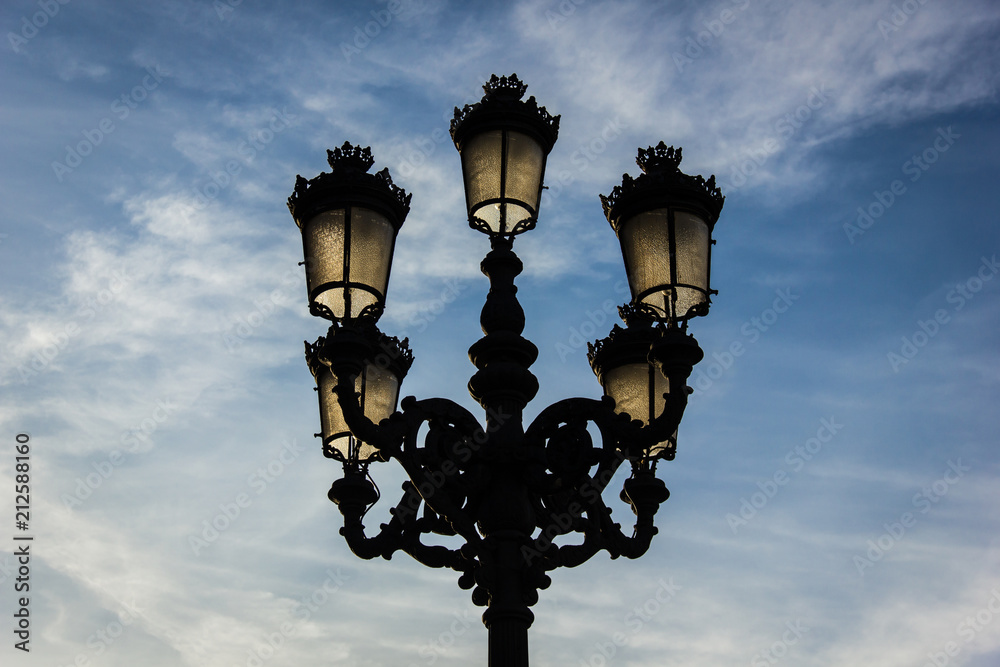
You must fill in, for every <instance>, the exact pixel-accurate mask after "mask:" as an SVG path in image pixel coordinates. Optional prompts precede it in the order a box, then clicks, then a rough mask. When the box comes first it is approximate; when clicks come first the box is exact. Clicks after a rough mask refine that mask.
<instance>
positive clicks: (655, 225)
mask: <svg viewBox="0 0 1000 667" xmlns="http://www.w3.org/2000/svg"><path fill="white" fill-rule="evenodd" d="M619 240H620V241H621V245H622V255H623V258H624V260H625V270H626V271H627V272H628V278H629V286H630V287H631V288H632V296H633V298H640V300H641V301H642V302H643V303H646V304H648V305H650V306H652V307H653V308H655V309H656V310H657V311H658V312H659V313H660V314H662V315H666V314H667V313H669V312H670V310H669V303H670V290H669V289H666V288H665V286H669V283H670V261H671V257H670V252H669V248H670V227H669V225H668V223H667V209H665V208H664V209H656V210H653V211H647V212H645V213H640V214H639V215H636V216H634V217H633V218H632V219H630V220H627V221H626V222H625V223H624V224H623V225H622V226H621V228H620V230H619ZM659 288H663V289H659ZM640 295H642V296H641V297H640Z"/></svg>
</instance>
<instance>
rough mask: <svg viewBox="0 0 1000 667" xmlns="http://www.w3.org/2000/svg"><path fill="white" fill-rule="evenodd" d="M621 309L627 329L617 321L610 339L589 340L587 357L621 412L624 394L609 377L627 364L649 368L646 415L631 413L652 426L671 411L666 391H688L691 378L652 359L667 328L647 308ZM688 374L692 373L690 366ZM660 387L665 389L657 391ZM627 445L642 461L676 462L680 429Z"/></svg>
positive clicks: (632, 457)
mask: <svg viewBox="0 0 1000 667" xmlns="http://www.w3.org/2000/svg"><path fill="white" fill-rule="evenodd" d="M618 312H619V314H620V316H621V318H622V320H623V321H624V322H625V328H624V329H623V328H622V327H620V326H618V325H617V324H615V325H614V326H613V327H612V328H611V333H610V334H609V335H608V336H607V337H606V338H603V339H600V340H597V341H595V342H594V343H588V344H587V359H588V361H589V362H590V367H591V369H592V370H593V371H594V375H596V376H597V380H598V382H599V383H600V385H601V389H602V390H603V391H604V395H605V396H608V397H610V398H612V399H613V400H615V412H617V413H619V414H621V413H622V412H623V411H622V406H621V405H620V404H619V400H620V397H615V396H614V395H612V394H611V393H609V391H608V389H609V386H608V383H609V376H610V375H611V374H613V373H614V372H615V371H617V370H619V369H621V368H624V367H626V366H633V365H635V366H638V365H641V366H643V367H645V371H644V372H645V374H646V378H645V381H646V386H645V389H644V391H643V394H644V395H643V397H642V399H641V400H642V408H643V411H644V412H645V414H641V415H640V414H632V413H627V414H628V416H629V417H631V418H632V419H633V420H638V421H640V422H642V423H643V425H644V426H649V425H650V424H653V423H654V422H655V421H658V420H660V418H661V417H662V416H663V415H664V413H665V412H666V411H667V410H668V407H669V406H668V405H667V400H666V396H665V394H678V393H681V392H686V385H685V382H684V380H686V379H687V375H685V376H684V377H683V379H680V378H679V377H678V376H677V375H676V374H674V375H673V376H668V375H667V374H665V373H663V372H662V368H661V365H660V364H656V363H654V362H653V361H652V360H651V359H650V356H649V355H650V351H651V350H652V349H654V348H655V347H656V346H657V345H659V344H660V342H661V340H662V339H663V338H664V336H665V335H666V332H667V329H666V328H665V327H664V326H662V325H656V323H655V320H654V318H653V317H652V316H651V314H650V312H649V311H648V310H647V309H642V308H636V307H633V306H631V305H625V306H621V307H619V309H618ZM689 338H690V337H689ZM692 340H693V339H692ZM665 356H666V355H665ZM699 359H700V358H699ZM688 373H689V374H690V369H689V370H688ZM657 387H660V389H662V390H663V391H662V392H659V391H657ZM623 444H627V446H626V448H625V449H624V450H623V453H624V454H625V456H626V457H627V458H629V460H632V461H637V462H639V463H640V464H648V463H650V462H654V461H656V460H658V459H666V460H668V461H672V460H673V459H674V456H675V454H676V451H677V429H676V428H674V429H673V431H672V433H669V434H668V435H667V437H666V439H665V440H662V441H659V442H647V441H645V440H643V441H639V442H630V443H623Z"/></svg>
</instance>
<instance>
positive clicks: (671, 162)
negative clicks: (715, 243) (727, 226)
mask: <svg viewBox="0 0 1000 667" xmlns="http://www.w3.org/2000/svg"><path fill="white" fill-rule="evenodd" d="M681 158H682V149H681V148H674V147H673V146H667V145H666V144H665V143H663V142H662V141H661V142H660V143H658V144H657V145H656V146H655V147H654V146H650V147H648V148H645V149H643V148H640V149H639V154H638V156H637V157H636V159H635V162H636V164H638V165H639V168H640V169H642V172H643V173H641V174H640V175H639V176H638V177H636V178H632V177H631V176H629V175H628V174H622V184H621V185H616V186H615V187H614V188H613V189H612V190H611V194H610V195H608V196H605V195H601V196H600V197H601V205H602V206H603V207H604V215H605V217H607V219H608V221H609V222H610V223H611V225H612V227H614V228H615V231H616V232H617V231H618V227H617V225H618V224H620V222H621V210H620V209H621V208H622V204H623V203H624V202H626V201H640V200H643V199H646V198H647V197H648V196H649V195H651V194H656V193H660V194H661V195H663V196H667V197H671V198H673V197H678V196H680V197H689V198H690V197H694V198H695V199H697V200H699V201H701V202H703V206H704V207H705V209H706V212H707V214H708V219H709V224H712V225H714V224H715V221H716V220H717V219H718V217H719V213H720V212H721V211H722V205H723V204H724V203H725V201H726V198H725V197H724V196H723V195H722V190H721V189H720V188H719V187H718V186H717V185H716V184H715V176H710V177H709V178H708V180H705V178H703V177H702V176H700V175H695V176H691V175H689V174H685V173H684V172H683V171H681V170H680V164H681Z"/></svg>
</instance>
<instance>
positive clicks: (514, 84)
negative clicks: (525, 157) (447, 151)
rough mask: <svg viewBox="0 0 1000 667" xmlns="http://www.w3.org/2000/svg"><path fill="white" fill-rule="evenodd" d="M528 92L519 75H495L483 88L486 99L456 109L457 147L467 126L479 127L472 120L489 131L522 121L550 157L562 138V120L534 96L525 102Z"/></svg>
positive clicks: (454, 133) (453, 125)
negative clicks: (491, 127)
mask: <svg viewBox="0 0 1000 667" xmlns="http://www.w3.org/2000/svg"><path fill="white" fill-rule="evenodd" d="M527 90H528V84H526V83H524V82H523V81H521V80H520V79H519V78H517V74H510V75H509V76H497V75H496V74H494V75H492V76H491V77H490V80H489V81H487V82H486V83H485V84H483V91H484V92H485V93H486V94H485V95H483V99H481V100H480V101H478V102H476V103H475V104H466V105H465V106H464V107H462V108H461V109H459V108H458V107H455V117H454V118H452V120H451V138H452V139H453V140H454V141H455V146H456V147H459V149H461V143H462V139H463V135H464V134H465V133H466V131H467V129H468V126H469V125H475V124H476V122H475V120H473V121H472V122H470V119H477V118H478V121H479V122H480V123H482V124H483V125H484V127H488V126H493V125H497V126H499V125H506V124H509V123H510V122H511V119H512V118H520V119H521V122H520V123H518V124H519V125H523V124H524V123H527V127H531V128H533V133H534V134H537V135H538V137H539V139H540V140H542V142H543V143H544V144H545V152H546V153H548V151H549V150H551V149H552V146H553V144H555V142H556V138H557V137H558V136H559V118H560V117H559V116H553V115H552V114H550V113H549V112H548V110H546V108H545V107H540V106H538V102H536V101H535V98H534V97H533V96H532V97H529V98H528V99H527V100H523V101H522V99H521V98H522V97H524V93H525V92H526V91H527ZM463 128H465V129H463ZM522 129H523V128H522Z"/></svg>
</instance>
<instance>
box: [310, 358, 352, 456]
mask: <svg viewBox="0 0 1000 667" xmlns="http://www.w3.org/2000/svg"><path fill="white" fill-rule="evenodd" d="M316 385H317V386H318V388H319V423H320V431H321V432H322V434H323V444H324V445H329V446H330V447H332V448H333V449H335V450H336V451H337V452H338V453H339V457H338V458H340V460H343V461H346V460H347V457H348V454H349V448H350V440H351V434H350V431H349V430H348V428H347V423H346V422H345V421H344V413H343V412H342V411H341V409H340V403H338V402H337V395H336V394H334V393H333V388H334V387H336V386H337V378H335V377H334V375H333V373H332V372H331V371H330V368H329V366H323V367H322V368H320V370H319V376H318V377H317V378H316Z"/></svg>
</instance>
